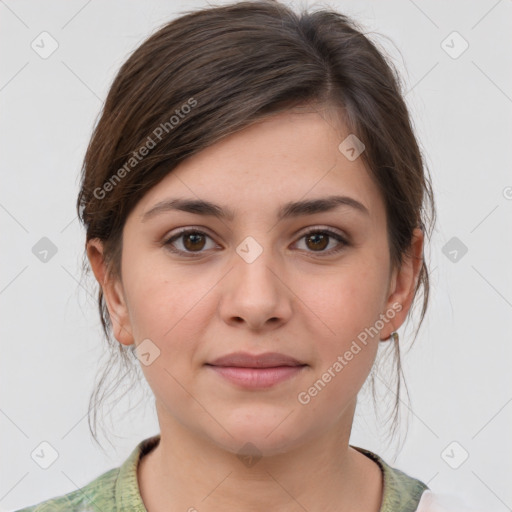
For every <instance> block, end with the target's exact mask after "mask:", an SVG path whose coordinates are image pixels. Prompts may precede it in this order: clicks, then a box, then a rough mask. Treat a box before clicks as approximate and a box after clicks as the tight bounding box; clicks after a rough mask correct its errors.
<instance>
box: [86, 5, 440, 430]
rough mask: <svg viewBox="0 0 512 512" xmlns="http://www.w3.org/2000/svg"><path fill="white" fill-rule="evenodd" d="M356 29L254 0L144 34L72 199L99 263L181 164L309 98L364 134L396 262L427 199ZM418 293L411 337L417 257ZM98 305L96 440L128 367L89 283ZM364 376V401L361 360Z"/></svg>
mask: <svg viewBox="0 0 512 512" xmlns="http://www.w3.org/2000/svg"><path fill="white" fill-rule="evenodd" d="M363 32H364V30H363V29H362V28H361V27H360V26H359V25H358V24H357V23H356V22H355V21H353V20H352V19H350V18H349V17H347V16H345V15H343V14H340V13H338V12H335V11H334V10H330V9H323V10H316V11H310V12H308V11H307V10H303V11H302V12H301V13H300V14H297V13H295V12H293V11H292V10H291V9H290V8H288V7H287V6H285V5H283V4H281V3H279V2H277V1H272V0H258V1H244V2H239V3H233V4H229V5H221V6H208V7H206V8H202V9H200V10H196V11H187V12H186V13H185V14H183V15H182V16H181V17H178V18H176V19H174V20H172V21H171V22H169V23H166V24H165V25H164V26H162V27H161V28H159V29H158V30H157V31H156V32H155V33H153V34H152V35H151V36H150V37H149V38H148V39H147V40H146V41H144V42H143V43H142V44H141V45H140V46H139V47H138V48H137V49H136V50H135V51H134V52H133V53H132V54H131V56H130V57H129V58H128V59H127V60H126V62H125V63H124V64H123V65H122V66H121V68H120V70H119V72H118V74H117V76H116V77H115V79H114V81H113V83H112V85H111V88H110V90H109V92H108V96H107V98H106V101H105V104H104V107H103V110H102V112H101V116H100V118H99V121H98V122H97V124H96V126H95V128H94V132H93V135H92V138H91V140H90V143H89V146H88V148H87V152H86V155H85V158H84V162H83V168H82V176H81V178H82V179H81V189H80V192H79V195H78V200H77V210H78V214H79V218H80V220H81V222H82V223H83V224H84V226H85V228H86V243H87V242H88V241H89V240H91V239H93V238H99V239H100V240H101V241H102V242H103V248H104V252H103V255H104V258H105V263H106V264H107V268H108V272H109V274H110V275H111V276H114V277H120V275H121V268H120V262H121V251H122V231H123V226H124V224H125V221H126V218H127V216H128V214H129V213H130V212H131V210H132V209H133V208H134V207H135V205H136V204H137V202H138V201H139V200H140V199H141V198H142V197H143V196H144V195H145V194H146V193H147V192H148V191H149V190H150V189H151V188H152V187H154V186H155V185H157V184H158V183H159V182H160V181H161V180H162V179H163V178H164V177H165V176H166V175H167V174H168V173H169V172H172V170H173V169H174V168H175V167H176V166H177V165H178V164H179V163H180V162H182V161H183V160H184V159H186V158H188V157H190V156H191V155H194V154H196V153H198V152H199V151H201V150H203V149H205V148H207V147H208V146H210V145H212V144H214V143H215V142H217V141H219V140H220V139H221V138H223V137H225V136H226V135H228V134H232V133H234V132H237V131H238V130H241V129H242V128H244V127H246V126H248V125H249V124H251V123H254V122H255V121H257V120H261V119H263V118H265V117H267V116H271V115H275V114H277V113H279V112H282V111H285V110H287V109H290V108H292V107H295V106H303V105H313V104H315V105H325V106H329V107H332V108H335V109H337V110H338V111H339V113H340V115H341V118H342V119H343V121H344V123H345V125H346V127H347V128H348V129H349V132H350V133H352V134H355V135H356V136H357V138H358V139H360V140H361V141H362V142H363V143H364V145H365V150H364V152H363V153H362V154H361V156H360V158H362V159H363V160H364V163H365V165H366V167H367V169H368V170H369V172H370V177H371V178H372V180H374V182H375V183H376V185H377V186H378V189H379V191H380V193H381V195H382V198H383V200H384V204H385V210H386V215H387V219H386V220H387V230H388V241H389V250H390V259H391V263H392V265H393V266H394V267H398V268H399V266H400V265H401V263H402V261H403V258H404V256H405V255H407V254H408V251H409V249H410V247H411V241H412V234H413V230H414V229H415V228H416V227H419V228H421V229H422V230H423V232H424V233H425V235H426V236H427V237H428V238H430V236H431V231H432V227H433V224H434V218H435V209H434V198H433V193H432V189H431V184H430V180H429V176H428V171H427V168H426V166H425V164H424V161H423V158H422V155H421V152H420V149H419V146H418V142H417V140H416V138H415V135H414V130H413V127H412V123H411V119H410V117H409V113H408V109H407V107H406V104H405V101H404V95H405V94H404V92H403V84H402V82H401V79H400V76H399V74H398V72H397V71H396V69H395V67H394V66H393V64H392V63H391V61H390V59H388V58H387V57H386V56H385V52H383V51H381V50H379V49H378V48H377V46H376V44H375V43H373V42H371V41H370V40H369V38H368V37H367V36H366V35H364V34H363ZM144 148H145V149H144ZM205 172H207V171H205ZM88 270H89V266H88V262H87V260H86V259H85V254H84V262H83V271H84V272H88ZM420 291H422V292H423V294H422V295H423V300H422V303H421V306H422V307H421V311H420V319H419V322H418V325H417V330H416V335H417V331H418V330H419V327H420V325H421V323H422V322H423V318H424V316H425V312H426V309H427V304H428V297H429V276H428V269H427V266H426V264H425V261H423V263H422V266H421V270H420V274H419V278H418V281H417V286H416V289H415V295H414V302H413V304H415V303H416V299H417V296H418V294H419V292H420ZM98 307H99V312H100V317H101V322H102V326H103V330H104V333H105V336H106V339H107V341H108V343H109V346H110V349H111V357H110V359H109V361H108V364H107V366H106V367H105V368H104V371H103V374H102V377H101V379H100V380H99V383H98V386H97V387H96V389H95V390H94V392H93V393H92V395H91V397H90V401H89V428H90V429H91V432H92V434H93V437H94V438H95V439H96V411H97V408H98V405H99V403H100V402H102V401H103V400H104V399H105V398H106V397H107V396H109V395H110V394H112V393H113V391H115V389H117V387H118V385H119V382H117V383H114V385H113V386H112V385H111V387H110V388H108V386H107V380H108V378H111V377H112V376H113V372H112V370H113V369H114V368H115V367H117V369H118V370H119V373H118V375H120V376H121V377H122V376H123V375H126V374H128V373H130V372H131V371H133V370H134V369H135V367H136V366H138V362H137V360H136V359H135V358H134V357H133V355H132V353H131V350H130V347H127V346H125V345H122V344H121V343H119V342H117V340H115V339H113V337H112V324H111V319H110V317H109V312H108V309H107V308H106V304H105V301H104V297H103V292H102V289H101V286H100V287H99V291H98ZM411 311H412V308H411ZM411 311H410V312H409V316H410V314H411ZM390 345H392V347H393V351H392V353H393V355H394V358H395V363H396V372H395V373H396V375H397V377H398V378H397V390H396V400H395V404H394V408H393V413H394V414H393V417H394V420H395V421H394V424H393V425H394V428H393V432H394V430H395V429H396V426H397V418H398V417H399V402H400V381H401V377H400V374H402V373H403V372H402V368H401V364H400V348H399V346H398V344H396V343H390ZM125 370H126V371H125ZM371 381H372V389H373V397H374V401H375V390H374V375H373V372H372V375H371ZM91 412H92V413H93V415H94V420H93V427H92V428H91Z"/></svg>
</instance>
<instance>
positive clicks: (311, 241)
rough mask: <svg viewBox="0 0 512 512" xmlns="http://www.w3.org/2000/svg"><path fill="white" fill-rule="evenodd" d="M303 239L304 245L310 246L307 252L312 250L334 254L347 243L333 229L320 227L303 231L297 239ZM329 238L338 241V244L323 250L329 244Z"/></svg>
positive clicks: (322, 253)
mask: <svg viewBox="0 0 512 512" xmlns="http://www.w3.org/2000/svg"><path fill="white" fill-rule="evenodd" d="M302 239H305V241H306V247H309V248H312V249H313V250H312V251H307V252H313V253H318V252H319V253H321V255H324V254H328V255H330V254H335V253H337V252H339V251H341V250H343V248H344V247H345V246H347V245H349V244H348V242H347V241H346V240H345V239H344V238H343V237H342V236H341V235H340V234H339V233H336V232H335V231H332V230H330V229H322V228H316V229H312V230H310V231H308V232H306V233H304V234H303V235H302V236H301V237H300V239H299V240H302ZM329 239H334V240H336V242H338V246H337V247H334V248H333V249H330V250H328V251H325V250H324V249H325V248H326V247H327V246H328V245H329Z"/></svg>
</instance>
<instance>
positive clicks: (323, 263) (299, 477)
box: [87, 109, 423, 512]
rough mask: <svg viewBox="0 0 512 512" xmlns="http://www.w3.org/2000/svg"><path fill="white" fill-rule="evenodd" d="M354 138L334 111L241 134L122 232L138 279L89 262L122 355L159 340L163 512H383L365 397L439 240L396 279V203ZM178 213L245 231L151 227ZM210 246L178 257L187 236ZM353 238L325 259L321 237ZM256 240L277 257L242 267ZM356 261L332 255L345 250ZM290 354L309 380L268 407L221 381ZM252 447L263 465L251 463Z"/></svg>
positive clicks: (270, 122) (158, 457)
mask: <svg viewBox="0 0 512 512" xmlns="http://www.w3.org/2000/svg"><path fill="white" fill-rule="evenodd" d="M348 135H349V132H348V130H347V129H346V127H345V126H344V125H343V123H342V122H341V120H339V119H338V118H334V117H333V116H332V115H331V113H330V111H328V110H326V109H324V110H317V111H309V112H304V111H302V112H298V111H287V112H285V113H280V114H277V115H275V116H273V117H271V118H268V119H266V120H264V121H259V122H257V123H255V124H253V125H251V126H249V127H248V128H245V129H243V130H241V131H239V132H237V133H235V134H232V135H230V136H228V137H226V138H224V139H223V140H222V141H220V142H218V143H216V144H215V145H213V146H211V147H209V148H207V149H205V150H203V151H202V152H201V153H199V154H197V155H194V156H192V157H190V158H189V159H187V160H186V161H184V162H182V163H181V164H180V165H179V166H178V167H177V168H176V169H174V170H173V171H172V172H171V173H169V174H168V175H167V176H166V177H165V178H164V179H163V181H161V182H160V183H159V184H158V185H156V186H155V187H154V188H152V189H151V190H150V191H149V192H148V193H147V194H146V195H145V196H144V197H143V198H142V199H141V200H140V201H139V203H138V204H137V205H136V207H135V209H134V210H133V211H132V212H131V214H130V216H129V217H128V218H127V220H126V224H125V227H124V231H123V252H122V260H121V262H122V277H121V278H119V279H116V278H113V277H111V276H109V274H108V273H107V271H106V268H105V265H104V263H103V258H102V245H101V242H100V241H99V240H91V241H90V242H89V244H88V247H87V252H88V257H89V260H90V263H91V267H92V269H93V271H94V274H95V276H96V278H97V280H98V282H99V283H100V284H101V285H102V287H103V291H104V293H105V299H106V303H107V307H108V309H109V312H110V315H111V318H112V322H113V332H114V335H115V337H116V339H117V340H118V341H119V343H122V344H125V345H130V344H133V343H135V344H136V345H139V344H140V343H141V342H142V340H144V339H147V338H149V339H150V340H151V341H152V342H153V343H154V344H155V345H156V346H157V347H158V348H159V350H160V355H159V356H158V357H157V358H156V359H154V361H153V362H152V363H151V364H149V365H147V366H146V365H144V364H141V368H142V370H143V372H144V375H145V377H146V379H147V381H148V383H149V385H150V387H151V389H152V391H153V393H154V395H155V400H156V408H157V414H158V420H159V424H160V433H161V440H160V443H159V445H158V446H157V447H156V448H155V449H154V450H153V451H151V452H150V453H149V454H148V455H146V456H145V457H143V459H142V460H141V463H140V465H139V467H138V479H139V485H140V490H141V495H142V498H143V500H144V502H145V505H146V508H147V509H148V511H149V512H160V511H164V510H165V511H167V512H168V511H169V510H171V511H178V510H180V511H183V510H189V509H190V510H194V509H191V507H195V508H196V509H197V510H200V511H201V512H207V511H218V510H223V511H231V510H244V511H261V510H266V509H269V508H270V507H272V509H275V510H280V511H285V512H292V511H294V512H295V511H301V512H303V510H304V509H306V510H308V511H309V512H313V511H324V512H325V511H331V510H332V511H334V510H344V511H354V512H355V511H359V512H361V511H368V512H372V511H373V512H377V511H378V510H379V508H380V505H381V499H382V475H381V471H380V469H379V467H378V466H377V465H376V463H374V462H373V461H372V460H371V459H369V458H367V457H366V456H364V455H362V454H361V453H359V452H357V451H356V450H355V449H353V448H352V447H350V446H349V438H350V431H351V427H352V422H353V418H354V411H355V406H356V400H357V393H358V392H359V390H360V389H361V387H362V385H363V383H364V381H365V380H366V378H367V376H368V374H369V372H370V370H371V367H372V365H373V362H374V359H375V356H376V352H377V348H378V343H379V341H381V340H386V339H387V338H389V336H390V334H391V332H392V331H394V330H396V329H398V328H399V327H400V325H402V323H403V322H404V321H405V318H406V315H407V312H408V310H409V308H410V306H411V301H412V298H413V291H414V287H415V284H416V281H417V278H418V273H419V270H420V265H421V258H422V246H423V235H422V232H421V230H419V229H417V230H416V231H415V232H414V240H413V244H412V246H411V257H407V258H406V259H405V261H404V264H403V266H402V267H401V269H392V268H391V266H390V259H389V247H388V241H387V234H386V216H385V209H384V202H383V199H382V197H381V196H380V193H379V191H378V189H377V187H376V185H375V184H374V183H373V182H372V180H371V179H370V177H369V175H368V172H367V170H366V168H365V165H364V163H363V160H362V158H357V159H356V160H354V161H350V160H348V159H347V158H346V157H345V156H344V155H343V154H342V153H341V152H340V151H339V149H338V146H339V144H340V143H341V141H343V140H344V139H345V138H346V137H347V136H348ZM333 193H339V194H343V195H347V196H350V197H352V198H354V199H356V200H358V201H359V202H361V203H362V204H363V205H364V206H365V207H366V208H367V209H368V211H369V215H363V214H361V213H358V212H357V210H355V209H353V208H350V207H346V206H342V207H338V208H337V209H334V210H332V211H328V212H321V213H315V214H313V215H303V216H301V217H297V218H291V219H286V220H281V221H279V222H278V221H277V220H276V213H277V210H278V208H279V206H281V205H282V204H283V203H285V202H288V201H297V200H304V199H315V198H320V197H325V196H329V195H332V194H333ZM169 197H184V198H191V199H199V198H200V199H204V200H209V201H212V202H213V203H215V204H218V205H220V206H223V207H226V208H230V209H232V210H233V211H234V212H235V218H234V220H232V221H228V220H220V219H217V218H215V217H207V216H201V215H197V214H193V213H189V212H183V211H167V212H165V213H162V214H160V215H158V216H155V217H153V218H151V219H149V220H146V221H145V222H143V221H142V215H143V213H144V212H146V211H148V210H149V209H150V208H151V207H152V206H154V205H155V204H156V203H158V202H159V201H161V200H163V199H165V198H169ZM181 227H194V228H197V229H200V230H201V231H203V232H205V233H206V234H207V235H208V236H207V237H205V238H202V239H201V238H200V239H199V240H197V239H194V238H192V239H191V237H190V236H188V237H186V236H185V237H183V236H182V237H181V238H178V239H176V240H175V241H174V243H173V246H174V247H175V248H176V249H181V250H182V251H186V250H187V249H188V251H189V254H190V253H191V252H192V253H194V251H195V253H196V254H197V253H199V254H200V255H199V256H198V257H187V256H186V255H179V254H175V253H173V252H171V251H170V250H169V246H165V245H164V242H165V241H166V240H167V239H169V238H170V236H171V235H172V234H175V233H176V231H177V228H181ZM317 227H320V228H324V229H325V228H330V229H332V230H334V231H338V232H340V234H342V236H345V238H346V239H347V241H348V245H339V244H340V243H339V242H337V241H336V240H335V239H334V238H332V237H329V238H328V239H327V241H326V242H324V245H322V243H318V242H316V245H315V240H314V239H312V238H311V236H310V237H307V236H304V235H305V233H306V232H307V231H309V230H311V229H312V228H317ZM247 236H251V237H253V238H254V239H255V240H256V241H257V243H258V244H259V245H260V246H261V248H262V253H261V254H260V255H259V256H258V257H257V258H256V259H255V260H254V261H253V262H251V263H248V262H247V261H246V260H244V259H243V258H242V257H240V256H239V254H238V253H237V252H236V248H237V247H238V246H239V245H240V244H241V242H242V241H243V240H244V239H245V238H246V237H247ZM337 247H342V249H341V251H340V252H338V253H334V254H330V255H329V254H328V252H329V250H330V249H336V248H337ZM397 303H398V304H401V306H402V309H401V311H399V312H396V314H395V315H394V318H392V319H390V320H389V321H388V322H385V323H384V327H383V328H382V330H380V332H379V335H376V336H374V337H373V338H371V337H370V338H369V342H368V344H367V345H366V346H364V348H363V349H362V350H361V351H360V352H359V353H358V354H357V355H356V356H354V358H353V359H352V360H351V361H350V362H349V363H348V364H347V365H346V366H345V367H344V368H343V370H342V371H341V372H339V373H338V374H337V375H336V377H334V378H332V379H331V381H330V382H329V383H328V384H327V385H326V386H325V387H324V388H323V389H322V390H321V392H319V393H318V394H317V396H315V397H314V398H312V399H311V401H310V402H309V403H308V404H306V405H302V404H301V403H299V402H298V400H297V395H298V393H299V392H301V391H307V390H308V388H310V387H311V386H312V385H313V383H314V382H315V381H317V380H318V379H319V378H320V377H321V376H322V374H323V373H324V372H325V371H326V369H327V368H329V367H331V366H332V365H333V363H334V362H335V361H336V360H337V357H338V356H339V355H343V354H344V353H345V352H346V351H347V350H348V349H349V348H350V346H351V343H352V342H353V340H355V339H356V338H357V335H358V334H359V333H360V332H361V331H364V329H365V328H369V327H370V326H374V325H375V322H376V321H377V320H378V319H379V315H380V314H383V313H384V314H385V313H386V312H387V311H389V310H390V309H393V307H392V305H393V304H397ZM238 350H243V351H247V352H251V353H262V352H267V351H276V352H281V353H284V354H287V355H290V356H292V357H295V358H296V359H299V360H300V361H302V362H304V363H306V364H307V365H308V366H307V367H305V368H304V369H303V370H302V371H301V372H300V373H299V374H297V375H295V376H294V377H292V378H291V379H288V380H286V381H284V382H281V383H279V384H277V385H274V386H273V387H272V388H268V389H265V390H244V389H240V388H238V387H237V386H235V385H234V384H232V383H230V382H229V381H227V380H225V379H224V378H223V377H221V376H219V375H218V374H216V373H215V372H213V371H211V369H209V368H207V367H205V363H206V362H208V361H212V360H213V359H215V358H217V357H219V356H221V355H226V354H229V353H231V352H234V351H238ZM248 442H250V443H252V444H253V445H255V446H256V447H257V449H258V450H259V453H260V455H261V456H262V458H261V459H259V460H258V461H257V463H255V464H254V465H253V466H251V467H248V466H246V465H244V464H242V463H241V461H240V459H239V457H237V454H240V453H245V452H243V451H242V447H243V446H244V445H245V444H246V443H248Z"/></svg>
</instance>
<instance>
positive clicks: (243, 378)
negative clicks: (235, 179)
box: [207, 365, 305, 389]
mask: <svg viewBox="0 0 512 512" xmlns="http://www.w3.org/2000/svg"><path fill="white" fill-rule="evenodd" d="M207 366H208V367H209V368H211V369H212V370H214V371H215V372H216V373H218V374H219V375H221V376H222V377H224V378H225V379H227V380H229V381H231V382H233V383H234V384H238V385H239V386H242V387H244V388H248V389H264V388H269V387H271V386H274V385H275V384H278V383H279V382H283V381H284V380H287V379H290V378H291V377H293V376H294V375H297V374H298V373H300V372H301V370H302V369H303V368H305V365H302V366H276V367H274V368H241V367H237V366H213V365H207Z"/></svg>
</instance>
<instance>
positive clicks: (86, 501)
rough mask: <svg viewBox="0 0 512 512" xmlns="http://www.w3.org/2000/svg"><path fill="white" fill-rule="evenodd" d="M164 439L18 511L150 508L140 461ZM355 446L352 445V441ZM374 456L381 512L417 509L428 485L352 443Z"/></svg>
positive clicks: (154, 439) (143, 445)
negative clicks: (140, 477) (139, 472)
mask: <svg viewBox="0 0 512 512" xmlns="http://www.w3.org/2000/svg"><path fill="white" fill-rule="evenodd" d="M159 441H160V434H157V435H155V436H152V437H149V438H147V439H144V440H143V441H141V442H140V443H139V444H138V445H137V446H136V447H135V449H134V450H133V451H132V453H131V454H130V456H129V457H128V458H127V459H126V460H125V461H124V463H123V464H122V465H121V466H120V467H117V468H113V469H111V470H109V471H107V472H105V473H103V474H101V475H100V476H98V477H97V478H95V479H94V480H92V481H91V482H89V483H88V484H87V485H85V486H84V487H81V488H80V489H77V490H76V491H72V492H69V493H67V494H64V495H62V496H57V497H56V498H51V499H49V500H46V501H42V502H41V503H38V504H36V505H32V506H30V507H27V508H24V509H20V510H18V511H16V512H79V511H80V512H125V511H131V512H147V510H146V508H145V507H144V503H143V501H142V498H141V495H140V492H139V485H138V481H137V465H138V463H139V460H140V459H141V457H142V456H143V455H145V454H146V453H148V452H149V451H151V450H152V449H153V448H154V447H155V446H156V445H157V444H158V442H159ZM350 446H352V445H350ZM352 448H354V449H356V450H358V451H359V452H361V453H363V454H364V455H366V456H367V457H369V458H371V459H372V460H374V461H375V462H376V463H377V464H378V465H379V466H380V468H381V470H382V472H383V474H384V489H383V499H382V506H381V508H380V511H379V512H414V511H416V509H417V508H418V504H419V502H420V498H421V495H422V493H423V491H425V490H428V487H427V486H426V485H425V484H424V483H423V482H421V481H420V480H417V479H415V478H412V477H410V476H409V475H407V474H406V473H403V472H402V471H400V470H398V469H395V468H393V467H391V466H388V464H386V463H385V462H384V461H383V460H382V459H381V458H380V457H379V456H378V455H376V454H375V453H373V452H370V451H369V450H365V449H364V448H359V447H357V446H352Z"/></svg>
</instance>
